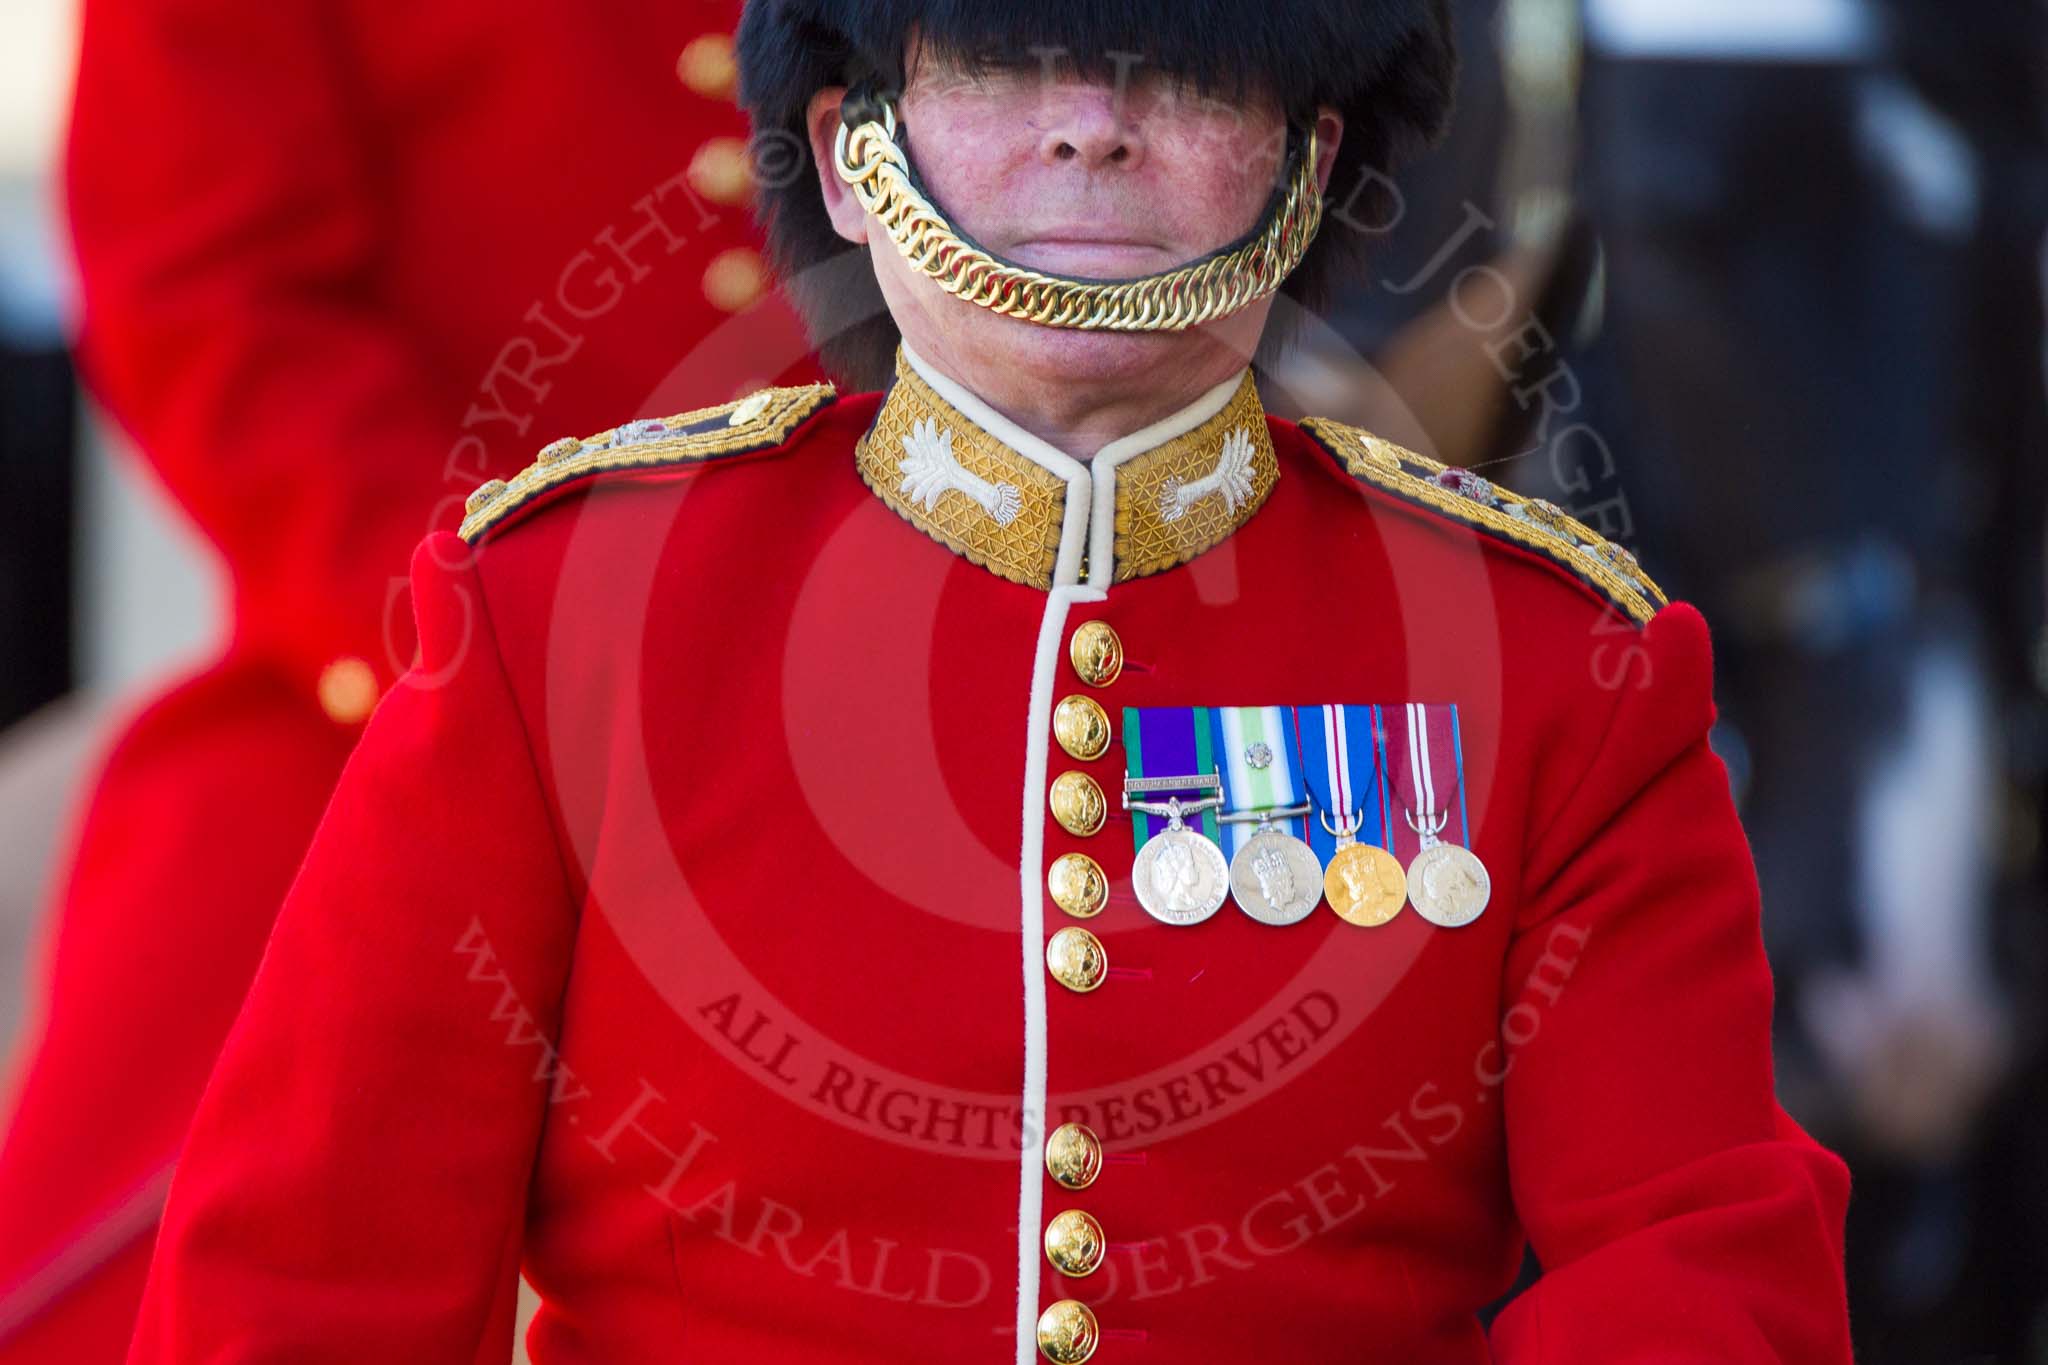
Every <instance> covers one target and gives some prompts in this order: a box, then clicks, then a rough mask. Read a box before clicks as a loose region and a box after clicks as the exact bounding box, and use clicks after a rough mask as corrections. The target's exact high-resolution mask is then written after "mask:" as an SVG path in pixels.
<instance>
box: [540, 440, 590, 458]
mask: <svg viewBox="0 0 2048 1365" xmlns="http://www.w3.org/2000/svg"><path fill="white" fill-rule="evenodd" d="M582 451H583V442H582V441H580V440H578V439H577V438H576V437H574V436H564V437H563V438H562V439H561V440H559V441H550V442H548V443H547V444H546V445H544V446H542V447H541V448H540V454H538V455H536V456H534V457H533V462H534V463H535V464H554V463H556V462H557V461H560V460H566V459H568V458H569V457H570V456H571V455H578V454H581V453H582Z"/></svg>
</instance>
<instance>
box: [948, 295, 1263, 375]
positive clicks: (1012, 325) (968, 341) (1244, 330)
mask: <svg viewBox="0 0 2048 1365" xmlns="http://www.w3.org/2000/svg"><path fill="white" fill-rule="evenodd" d="M956 331H957V335H956V339H955V353H956V354H958V353H960V352H962V351H964V352H966V353H968V354H971V355H974V356H975V357H976V358H977V360H981V361H984V362H985V363H986V364H987V365H990V366H1001V367H1002V368H1003V369H1005V370H1008V371H1010V372H1012V373H1015V374H1019V375H1024V376H1029V377H1030V378H1031V379H1033V380H1035V381H1038V382H1040V383H1068V384H1075V383H1080V384H1088V385H1091V386H1093V385H1112V386H1113V385H1116V384H1117V383H1118V382H1119V381H1126V382H1132V383H1137V382H1157V381H1158V379H1159V377H1160V376H1161V375H1162V374H1186V373H1188V372H1190V371H1192V370H1201V369H1210V368H1216V367H1227V368H1229V369H1232V370H1234V369H1237V368H1239V367H1242V366H1244V365H1248V364H1250V363H1251V358H1252V353H1253V351H1254V350H1255V349H1256V348H1257V345H1258V330H1257V325H1256V323H1252V324H1249V325H1247V324H1246V323H1244V322H1242V321H1240V320H1237V319H1226V320H1225V321H1224V322H1222V323H1218V324H1216V325H1214V326H1210V327H1205V328H1202V329H1201V330H1199V331H1193V332H1082V331H1073V330H1070V329H1066V328H1058V327H1040V326H1037V325H1036V324H1033V323H1028V322H1021V321H1019V320H1017V319H1016V318H1006V317H1002V316H1000V315H998V314H995V313H989V312H985V311H981V310H976V313H975V315H974V316H972V317H969V318H968V319H966V320H965V323H964V325H963V326H962V327H960V328H958V329H956Z"/></svg>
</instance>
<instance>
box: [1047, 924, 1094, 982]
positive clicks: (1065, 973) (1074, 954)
mask: <svg viewBox="0 0 2048 1365" xmlns="http://www.w3.org/2000/svg"><path fill="white" fill-rule="evenodd" d="M1045 966H1046V970H1047V971H1049V972H1051V973H1052V976H1053V980H1055V981H1057V982H1059V983H1060V984H1061V985H1062V986H1065V987H1066V988H1067V989H1068V990H1070V991H1079V992H1081V993H1082V994H1084V995H1085V994H1086V993H1087V992H1089V991H1092V990H1094V989H1095V988H1096V987H1097V986H1100V985H1101V984H1102V978H1103V977H1105V976H1107V975H1108V974H1109V954H1108V953H1107V952H1105V951H1104V950H1103V947H1102V940H1101V939H1099V938H1097V937H1095V935H1093V934H1091V933H1089V932H1088V931H1087V930H1086V929H1083V928H1082V927H1081V926H1080V925H1078V924H1069V925H1068V926H1067V927H1066V928H1064V929H1062V930H1060V931H1059V932H1058V933H1056V934H1054V935H1053V936H1052V937H1051V938H1049V939H1047V940H1046V941H1045Z"/></svg>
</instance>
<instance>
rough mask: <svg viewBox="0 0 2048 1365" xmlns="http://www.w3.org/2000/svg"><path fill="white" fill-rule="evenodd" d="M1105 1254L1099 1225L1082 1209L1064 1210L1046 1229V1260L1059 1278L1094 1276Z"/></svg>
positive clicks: (1092, 1215)
mask: <svg viewBox="0 0 2048 1365" xmlns="http://www.w3.org/2000/svg"><path fill="white" fill-rule="evenodd" d="M1104 1250H1105V1247H1104V1245H1103V1241H1102V1224H1101V1223H1099V1222H1097V1221H1096V1220H1095V1215H1094V1214H1092V1213H1089V1212H1088V1211H1087V1210H1085V1209H1067V1210H1065V1211H1064V1212H1062V1213H1059V1214H1057V1215H1055V1216H1054V1218H1053V1220H1052V1221H1051V1222H1050V1223H1047V1224H1046V1225H1045V1259H1046V1260H1048V1261H1051V1262H1052V1265H1053V1269H1055V1270H1057V1271H1059V1272H1060V1274H1062V1275H1070V1276H1072V1277H1073V1278H1075V1279H1077V1280H1078V1279H1080V1278H1081V1277H1082V1276H1083V1275H1093V1274H1094V1273H1095V1271H1096V1268H1097V1267H1098V1266H1100V1265H1101V1264H1102V1256H1103V1252H1104Z"/></svg>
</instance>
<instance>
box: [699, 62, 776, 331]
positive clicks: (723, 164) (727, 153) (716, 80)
mask: <svg viewBox="0 0 2048 1365" xmlns="http://www.w3.org/2000/svg"><path fill="white" fill-rule="evenodd" d="M676 77H677V79H678V80H680V81H682V83H683V84H684V86H686V87H687V88H688V89H689V90H691V91H692V92H693V93H695V94H698V95H702V96H703V97H704V98H705V99H715V100H729V99H732V98H733V97H734V96H735V95H736V93H737V92H738V89H739V61H738V59H737V58H736V57H735V56H734V55H733V48H732V39H731V38H730V37H729V36H727V35H726V34H723V33H707V34H705V35H704V36H702V37H701V38H696V39H693V40H692V41H691V42H690V44H689V45H688V46H687V47H685V48H684V49H683V51H682V55H681V56H679V57H678V58H677V59H676ZM687 176H688V179H689V182H690V188H691V189H693V190H695V191H696V192H697V194H698V195H699V196H701V197H702V198H704V199H707V200H709V201H710V202H712V203H714V204H726V205H732V204H740V203H744V202H745V201H746V200H747V199H748V198H750V197H751V196H752V195H753V193H754V172H753V167H752V165H751V164H750V159H749V157H748V155H747V144H746V143H745V142H744V141H742V140H741V139H739V138H736V137H715V138H711V139H709V140H707V141H706V142H705V143H704V145H703V146H701V147H699V148H698V149H697V153H696V155H695V156H694V157H692V158H691V160H690V166H689V170H688V172H687ZM767 292H768V265H767V263H766V262H765V261H763V260H762V259H761V253H760V252H758V251H755V250H754V249H753V248H752V247H734V248H733V249H732V250H730V251H721V252H720V253H719V254H718V255H717V256H715V257H713V258H712V260H711V263H710V265H708V266H707V267H706V268H705V270H704V297H705V298H706V299H708V300H710V302H711V305H712V306H713V307H714V308H717V309H719V310H720V311H721V312H726V313H737V312H740V311H741V310H742V309H744V308H746V307H748V306H749V305H750V304H752V303H753V302H754V301H755V300H756V299H758V298H760V297H761V295H763V294H765V293H767Z"/></svg>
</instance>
